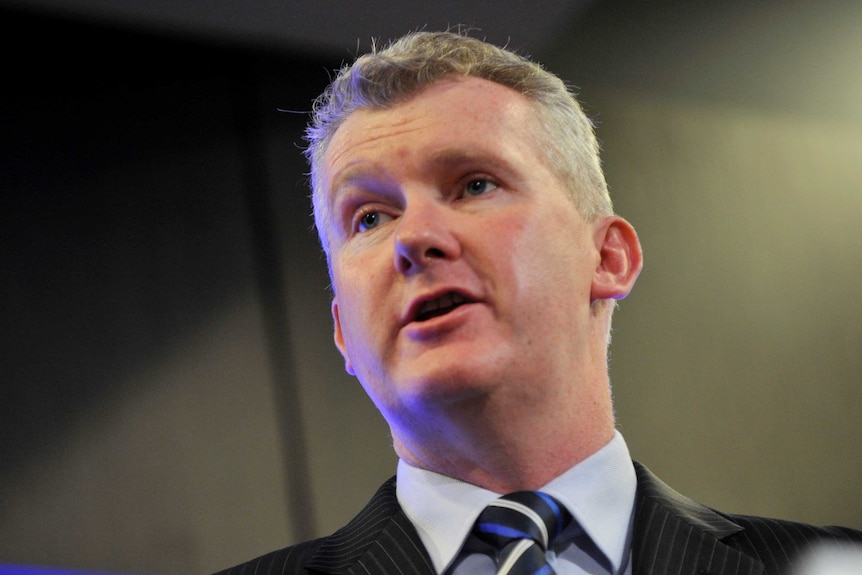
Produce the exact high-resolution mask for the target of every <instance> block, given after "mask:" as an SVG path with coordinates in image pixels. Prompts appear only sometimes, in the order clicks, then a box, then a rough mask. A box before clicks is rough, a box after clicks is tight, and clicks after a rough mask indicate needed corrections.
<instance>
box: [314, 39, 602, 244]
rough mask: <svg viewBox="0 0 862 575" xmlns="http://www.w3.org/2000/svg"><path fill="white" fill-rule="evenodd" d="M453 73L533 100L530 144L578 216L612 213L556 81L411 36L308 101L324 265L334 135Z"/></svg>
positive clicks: (362, 61)
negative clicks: (359, 114)
mask: <svg viewBox="0 0 862 575" xmlns="http://www.w3.org/2000/svg"><path fill="white" fill-rule="evenodd" d="M453 76H465V77H475V78H481V79H484V80H489V81H491V82H496V83H498V84H501V85H503V86H506V87H508V88H511V89H513V90H515V91H516V92H518V93H520V94H522V95H523V96H525V97H526V98H527V99H528V100H530V101H532V102H533V103H534V104H535V109H536V115H537V126H536V129H535V130H534V131H533V134H534V138H535V139H534V141H533V142H531V144H532V145H534V146H536V147H537V148H538V149H540V150H541V151H542V153H543V154H544V156H545V158H546V159H547V161H548V165H549V166H550V168H551V169H552V170H553V171H554V172H555V173H556V174H557V175H558V177H560V179H561V181H563V182H564V183H565V184H566V185H567V187H568V189H569V191H570V193H571V198H572V200H573V202H574V203H575V206H576V207H577V208H578V210H579V212H580V213H581V215H582V216H583V217H585V218H586V219H588V220H593V219H595V218H597V217H600V216H606V215H612V214H613V206H612V203H611V198H610V195H609V193H608V188H607V183H606V181H605V177H604V174H603V173H602V168H601V162H600V159H599V145H598V142H597V140H596V136H595V131H594V127H593V124H592V122H591V121H590V120H589V118H587V116H586V114H585V113H584V111H583V109H582V108H581V105H580V104H579V103H578V100H577V98H576V97H575V95H574V94H573V93H572V92H571V91H570V90H569V88H568V87H567V86H566V85H565V83H564V82H563V81H562V80H561V79H560V78H559V77H557V76H556V75H554V74H552V73H550V72H548V71H546V70H545V69H544V68H543V67H542V66H541V65H539V64H537V63H535V62H532V61H530V60H529V59H528V58H526V57H524V56H521V55H519V54H517V53H515V52H512V51H510V50H507V49H504V48H500V47H498V46H495V45H493V44H490V43H488V42H484V41H482V40H478V39H476V38H473V37H470V36H468V35H466V34H465V33H462V32H452V31H449V32H413V33H410V34H407V35H406V36H403V37H401V38H400V39H398V40H396V41H394V42H392V43H390V44H389V45H388V46H386V47H385V48H383V49H378V48H377V47H376V46H372V49H371V52H369V53H367V54H364V55H362V56H359V57H358V58H357V59H356V60H355V61H354V63H353V64H352V65H346V66H344V67H342V68H341V69H340V70H339V71H338V72H337V74H336V76H335V78H334V79H333V80H332V82H331V83H330V84H329V86H328V87H327V88H326V90H325V91H324V92H323V93H322V94H321V95H320V96H319V97H318V98H317V100H315V102H314V107H313V112H312V118H311V121H310V123H309V126H308V127H307V129H306V132H305V139H306V142H307V144H308V145H307V147H306V149H305V155H306V158H307V159H308V162H309V164H310V167H311V173H310V175H311V188H312V201H313V206H314V220H315V225H316V226H317V232H318V236H319V237H320V242H321V245H322V247H323V250H324V252H325V253H326V257H327V261H329V258H330V254H329V237H330V236H329V231H330V230H329V225H330V219H331V218H330V214H329V206H328V203H327V198H326V197H324V193H323V190H322V189H321V171H322V168H323V158H324V155H325V154H326V150H327V148H328V146H329V144H330V142H331V141H332V137H333V135H334V134H335V132H336V131H337V130H338V128H339V127H340V126H341V124H342V123H343V122H344V121H345V119H347V117H348V116H349V115H350V114H352V113H353V112H355V111H356V110H362V109H385V108H389V107H392V106H396V105H398V104H400V103H402V102H404V101H406V100H408V99H410V98H411V97H413V96H415V95H417V94H418V93H419V92H421V91H422V90H423V89H424V88H426V87H428V86H430V85H431V84H434V83H435V82H438V81H440V80H442V79H445V78H449V77H453Z"/></svg>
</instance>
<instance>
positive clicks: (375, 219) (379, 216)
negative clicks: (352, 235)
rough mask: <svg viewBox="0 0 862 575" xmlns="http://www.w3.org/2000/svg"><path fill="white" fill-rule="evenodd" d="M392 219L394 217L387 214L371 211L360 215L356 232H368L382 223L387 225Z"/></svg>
mask: <svg viewBox="0 0 862 575" xmlns="http://www.w3.org/2000/svg"><path fill="white" fill-rule="evenodd" d="M390 219H392V216H390V215H388V214H385V213H383V212H379V211H374V210H369V211H367V212H365V213H362V214H359V216H358V218H357V220H356V231H358V232H367V231H368V230H371V229H374V228H376V227H377V226H379V225H380V224H382V223H385V222H387V221H389V220H390Z"/></svg>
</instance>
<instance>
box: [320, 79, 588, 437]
mask: <svg viewBox="0 0 862 575" xmlns="http://www.w3.org/2000/svg"><path fill="white" fill-rule="evenodd" d="M535 125H536V120H535V116H534V111H533V108H532V105H531V104H530V102H529V101H528V100H526V99H525V98H524V97H523V96H521V95H520V94H518V93H516V92H514V91H513V90H510V89H508V88H506V87H503V86H501V85H499V84H495V83H492V82H489V81H486V80H481V79H476V78H468V79H464V78H458V79H452V80H445V81H441V82H438V83H436V84H434V85H432V86H430V87H429V88H427V89H425V90H424V91H423V92H421V93H419V94H418V95H417V96H415V97H413V98H412V99H410V100H409V101H407V102H405V103H402V104H399V105H397V106H395V107H393V108H390V109H387V110H360V111H357V112H355V113H353V114H352V115H351V116H350V117H348V118H347V120H346V121H345V122H344V124H343V125H342V126H341V127H340V128H339V129H338V131H337V132H336V133H335V136H334V138H333V140H332V142H331V144H330V146H329V149H328V150H327V153H326V156H325V159H324V166H323V178H322V189H321V193H323V194H325V201H327V202H328V205H329V206H330V209H331V221H330V222H329V223H330V224H331V230H332V231H331V235H330V250H331V252H330V264H331V274H332V282H333V288H334V292H335V296H334V299H333V304H332V311H333V318H334V321H335V342H336V345H337V346H338V348H339V350H340V351H341V353H342V355H343V356H344V358H345V363H346V367H347V370H348V371H349V372H350V373H352V374H355V375H356V376H357V377H358V378H359V380H360V381H361V383H362V384H363V386H364V387H365V389H366V391H367V393H368V394H369V396H370V397H371V398H372V400H373V401H374V402H375V404H376V405H377V407H378V408H379V409H380V410H381V412H382V413H383V415H384V417H386V419H387V421H388V422H389V423H390V425H391V426H393V428H394V429H398V428H399V427H400V426H402V425H404V424H405V422H406V421H408V420H409V421H410V422H412V424H415V422H416V421H417V420H418V418H421V417H422V416H423V412H424V411H427V410H429V409H432V410H433V409H438V408H445V406H447V405H453V404H454V403H457V402H459V401H470V400H475V399H477V398H481V397H484V396H487V395H488V394H491V393H504V394H510V398H511V400H512V401H513V402H516V401H529V397H530V394H534V393H542V392H543V391H542V388H541V386H542V385H546V383H545V382H550V381H559V380H561V378H569V379H570V380H571V379H574V380H577V378H578V375H577V374H578V372H579V370H581V368H582V367H583V364H584V363H585V362H589V361H595V360H596V359H598V360H599V361H603V358H595V357H594V355H595V353H594V352H595V349H592V350H591V348H590V346H591V345H592V344H588V340H592V339H594V333H593V331H594V329H593V328H592V327H591V326H592V325H593V323H594V321H595V318H594V317H591V315H592V314H591V311H590V300H591V293H590V292H591V281H592V280H593V273H594V271H595V269H596V267H597V265H598V263H599V260H600V256H599V253H598V248H597V246H596V240H595V238H594V235H595V225H594V224H591V223H588V222H586V221H585V220H584V219H583V218H582V217H581V216H580V214H579V213H578V211H577V210H576V209H575V207H574V203H573V202H572V201H571V200H570V199H569V197H568V196H567V191H566V188H565V186H564V184H563V182H561V181H559V180H558V178H557V177H556V176H555V175H554V174H553V173H552V172H551V171H550V169H549V168H548V166H547V165H546V162H545V161H544V159H543V155H542V154H541V153H540V151H538V150H536V149H535V145H534V142H536V141H537V138H536V137H534V134H533V132H532V130H533V129H534V126H535ZM602 350H603V348H602Z"/></svg>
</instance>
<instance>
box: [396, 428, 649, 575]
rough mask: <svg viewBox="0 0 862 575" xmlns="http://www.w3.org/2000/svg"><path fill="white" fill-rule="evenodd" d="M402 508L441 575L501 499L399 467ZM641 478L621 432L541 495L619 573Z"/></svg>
mask: <svg viewBox="0 0 862 575" xmlns="http://www.w3.org/2000/svg"><path fill="white" fill-rule="evenodd" d="M397 477H398V480H397V484H396V485H397V496H398V502H399V503H400V504H401V507H402V508H403V509H404V513H405V514H406V515H407V517H408V518H409V519H410V521H411V522H412V523H413V525H414V526H415V527H416V530H417V531H418V533H419V537H420V538H421V539H422V543H423V544H424V545H425V547H426V549H427V550H428V553H429V555H430V556H431V560H432V562H433V563H434V567H435V568H436V569H437V572H438V573H442V571H443V569H445V568H446V567H447V566H448V565H449V564H450V563H451V562H452V561H453V560H454V559H455V557H456V556H457V554H458V552H459V550H460V549H461V544H462V543H463V542H464V539H465V538H466V537H467V535H468V533H469V532H470V529H471V528H472V527H473V523H475V521H476V518H477V517H478V516H479V513H480V512H481V511H482V509H484V508H485V506H486V505H488V503H490V502H491V501H492V500H494V499H496V498H497V497H499V495H500V494H498V493H494V492H493V491H488V490H487V489H482V488H480V487H476V486H475V485H471V484H469V483H465V482H463V481H459V480H457V479H453V478H451V477H447V476H445V475H441V474H439V473H434V472H433V471H428V470H425V469H419V468H417V467H413V466H411V465H409V464H408V463H406V462H405V461H403V460H399V462H398V471H397ZM636 490H637V477H636V475H635V470H634V466H633V465H632V461H631V456H630V455H629V450H628V446H627V445H626V443H625V440H624V439H623V436H622V434H620V433H619V431H615V432H614V436H613V438H612V439H611V441H610V442H608V443H607V445H605V446H604V447H602V448H601V449H600V450H599V451H597V452H596V453H594V454H593V455H591V456H590V457H588V458H587V459H585V460H583V461H581V462H580V463H578V464H577V465H575V466H574V467H571V468H570V469H569V470H568V471H566V472H565V473H563V474H562V475H560V476H559V477H557V478H556V479H553V480H552V481H551V482H550V483H548V484H547V485H546V486H545V487H543V488H542V491H544V492H546V493H548V494H550V495H553V496H554V497H556V498H557V499H559V501H560V502H561V503H562V504H563V505H565V506H566V507H567V508H568V510H569V511H570V512H571V513H572V516H573V517H574V518H575V519H576V520H577V521H578V523H579V524H580V525H581V527H583V529H584V530H585V531H586V532H587V534H588V535H589V536H590V537H591V538H592V540H593V542H594V543H595V544H596V546H598V548H599V549H600V550H601V551H602V552H603V553H604V554H605V555H606V556H607V557H608V559H610V561H611V563H612V564H613V567H614V571H615V572H616V571H618V570H619V568H620V566H621V565H622V564H623V560H624V558H625V557H627V556H628V552H629V549H628V547H629V545H630V543H629V538H628V534H629V529H630V523H631V517H632V512H633V510H634V500H635V491H636Z"/></svg>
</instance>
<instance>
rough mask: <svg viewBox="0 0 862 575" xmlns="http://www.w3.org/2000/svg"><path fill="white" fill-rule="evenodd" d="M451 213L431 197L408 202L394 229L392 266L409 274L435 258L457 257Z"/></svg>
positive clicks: (457, 250) (425, 266)
mask: <svg viewBox="0 0 862 575" xmlns="http://www.w3.org/2000/svg"><path fill="white" fill-rule="evenodd" d="M452 224H453V214H451V213H450V210H449V209H447V207H446V206H441V205H438V204H437V203H436V202H434V201H433V200H427V201H423V202H422V203H421V204H418V205H412V206H408V207H407V208H406V209H405V210H404V211H403V212H402V213H401V215H400V217H399V218H398V228H397V230H396V232H395V269H397V270H398V271H399V272H400V273H402V274H412V273H416V272H418V271H421V270H423V269H426V268H427V267H428V266H429V265H433V264H434V262H436V261H442V260H452V259H456V258H457V257H459V255H460V253H461V243H460V242H459V240H458V238H457V237H456V236H455V235H454V234H453V229H452Z"/></svg>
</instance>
